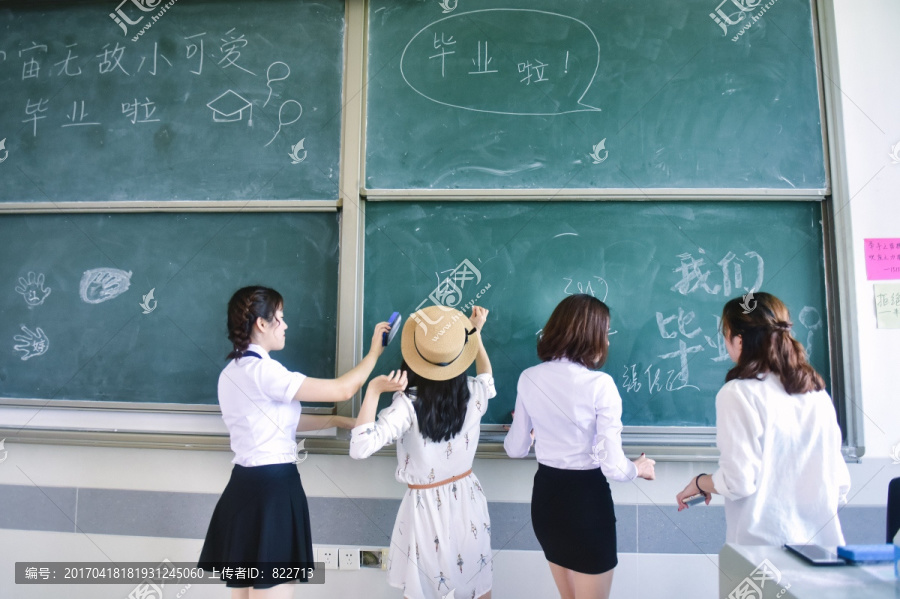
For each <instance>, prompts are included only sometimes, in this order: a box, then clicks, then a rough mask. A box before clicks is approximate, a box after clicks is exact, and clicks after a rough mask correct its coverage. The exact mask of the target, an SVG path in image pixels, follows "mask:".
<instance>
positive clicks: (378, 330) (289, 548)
mask: <svg viewBox="0 0 900 599" xmlns="http://www.w3.org/2000/svg"><path fill="white" fill-rule="evenodd" d="M287 328H288V326H287V324H286V323H285V321H284V300H283V298H282V297H281V294H279V293H278V292H277V291H275V290H274V289H270V288H268V287H259V286H254V287H244V288H242V289H239V290H238V291H237V292H235V294H234V295H233V296H232V297H231V300H230V301H229V302H228V338H229V339H230V340H231V343H232V346H233V350H232V351H231V353H229V354H228V357H227V359H228V365H227V366H226V367H225V369H224V370H223V371H222V373H221V374H220V375H219V388H218V394H219V406H220V407H221V409H222V419H223V420H224V421H225V425H226V426H227V427H228V433H229V436H230V438H231V449H232V450H233V451H234V459H233V460H232V462H233V463H234V468H233V469H232V471H231V479H230V480H229V481H228V485H227V486H226V487H225V491H224V492H223V493H222V497H221V498H220V499H219V502H218V504H217V505H216V509H215V511H214V512H213V516H212V520H211V521H210V524H209V530H208V532H207V533H206V541H205V542H204V543H203V549H202V551H201V552H200V559H199V563H198V565H199V567H200V568H203V569H205V570H210V571H218V572H219V573H222V572H223V569H224V568H226V567H230V568H231V571H232V573H235V568H236V567H243V568H251V567H252V568H257V570H258V572H259V573H260V576H257V577H254V579H253V580H248V579H247V578H246V577H244V578H237V577H233V578H232V579H231V580H229V581H228V582H226V584H227V586H229V587H232V588H233V590H232V595H231V596H232V598H233V599H263V598H265V599H283V598H287V597H292V596H293V592H294V586H293V585H290V584H282V583H286V582H290V581H291V580H292V579H297V578H300V575H299V571H300V569H301V568H302V569H306V568H311V567H312V565H313V562H315V559H314V556H313V552H312V538H311V536H310V523H309V509H308V507H307V503H306V494H305V493H304V492H303V485H301V483H300V474H299V472H298V471H297V466H296V464H295V461H296V459H297V445H296V443H295V440H296V433H297V431H299V430H314V429H321V428H326V427H332V426H339V427H342V428H350V427H351V426H352V424H353V420H352V419H350V418H344V417H340V416H312V415H304V416H301V411H302V410H301V406H300V402H301V401H305V402H338V401H345V400H347V399H350V398H351V397H353V395H354V394H355V393H356V392H357V391H358V390H359V388H360V387H362V385H363V383H365V381H366V378H368V376H369V374H370V373H371V372H372V369H373V368H374V367H375V363H376V361H377V360H378V356H379V355H381V352H382V351H383V348H382V345H381V336H382V334H383V333H385V332H386V331H388V330H389V329H390V327H389V326H388V324H387V323H385V322H382V323H379V324H378V325H376V326H375V333H374V335H373V336H372V345H371V349H370V350H369V353H368V354H367V355H366V357H365V358H363V360H362V361H361V362H360V363H359V364H357V365H356V366H355V367H354V368H352V369H351V370H350V371H348V372H347V373H345V374H344V375H342V376H340V377H338V378H336V379H316V378H312V377H307V376H305V375H303V374H300V373H299V372H291V371H289V370H288V369H287V368H285V367H284V366H282V365H281V364H280V363H278V362H277V361H275V360H273V359H272V358H271V357H269V353H270V352H274V351H277V350H280V349H284V344H285V330H286V329H287ZM266 564H276V565H277V566H279V567H280V568H278V570H279V571H280V572H282V573H285V572H287V573H288V574H289V575H288V576H287V577H284V578H278V579H274V578H272V577H271V574H272V568H267V567H265V565H266ZM245 572H246V571H245Z"/></svg>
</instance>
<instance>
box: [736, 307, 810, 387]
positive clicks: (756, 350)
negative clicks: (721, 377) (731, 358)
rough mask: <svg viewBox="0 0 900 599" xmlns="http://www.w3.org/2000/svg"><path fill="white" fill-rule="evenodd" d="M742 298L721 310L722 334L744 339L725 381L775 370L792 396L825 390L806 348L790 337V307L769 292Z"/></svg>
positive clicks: (758, 376)
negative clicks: (735, 361) (735, 362)
mask: <svg viewBox="0 0 900 599" xmlns="http://www.w3.org/2000/svg"><path fill="white" fill-rule="evenodd" d="M742 299H743V298H740V297H738V298H734V299H732V300H729V301H728V303H726V304H725V307H724V308H723V309H722V334H723V335H725V336H727V337H729V338H731V337H734V336H736V335H740V336H741V341H742V343H741V355H740V358H738V362H737V364H736V365H735V366H734V368H732V369H731V370H729V371H728V374H727V375H726V376H725V380H726V381H730V380H733V379H750V378H756V379H758V378H761V377H762V376H763V375H764V374H765V373H767V372H772V373H774V374H776V375H778V378H779V379H781V384H782V385H783V386H784V390H785V391H787V392H788V393H790V394H791V395H793V394H796V393H808V392H810V391H821V390H822V389H824V388H825V382H824V381H823V380H822V377H821V376H820V375H819V373H818V372H816V371H815V369H814V368H813V367H812V366H810V364H809V362H807V360H806V350H804V349H803V346H802V345H801V344H800V342H799V341H797V340H796V339H794V338H793V337H792V336H791V327H792V326H793V324H792V323H791V315H790V313H789V312H788V309H787V306H785V305H784V303H783V302H782V301H781V300H780V299H778V298H777V297H775V296H774V295H772V294H770V293H762V292H760V293H754V294H753V299H752V300H751V299H749V298H748V299H747V300H745V301H746V302H747V303H742V301H741V300H742ZM753 300H755V302H756V303H755V304H752V303H751V302H752V301H753ZM751 306H752V307H751Z"/></svg>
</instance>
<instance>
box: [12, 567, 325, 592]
mask: <svg viewBox="0 0 900 599" xmlns="http://www.w3.org/2000/svg"><path fill="white" fill-rule="evenodd" d="M223 582H229V583H232V584H234V585H235V586H252V585H255V584H285V583H297V582H304V583H309V584H324V583H325V564H324V563H322V562H316V563H310V564H298V563H296V562H294V563H285V564H282V563H265V564H260V563H233V564H222V565H219V566H216V567H215V568H214V569H212V570H202V569H200V568H198V567H197V564H196V563H190V562H170V561H168V560H165V561H163V562H158V563H157V562H119V563H113V562H16V584H148V585H156V586H158V587H161V586H162V585H165V584H183V583H190V584H202V583H223Z"/></svg>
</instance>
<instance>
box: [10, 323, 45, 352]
mask: <svg viewBox="0 0 900 599" xmlns="http://www.w3.org/2000/svg"><path fill="white" fill-rule="evenodd" d="M20 328H21V329H22V332H23V333H25V334H24V335H16V336H14V337H13V339H14V340H15V341H17V342H18V345H15V346H13V349H14V350H16V351H20V352H22V359H23V360H27V359H29V358H33V357H35V356H41V355H44V354H46V353H47V350H48V349H50V340H49V339H48V338H47V335H45V334H44V331H43V330H41V327H36V328H35V330H34V331H31V330H30V329H29V328H28V327H26V326H25V325H24V324H23V325H21V327H20Z"/></svg>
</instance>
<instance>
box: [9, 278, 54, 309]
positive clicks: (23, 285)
mask: <svg viewBox="0 0 900 599" xmlns="http://www.w3.org/2000/svg"><path fill="white" fill-rule="evenodd" d="M16 291H17V292H19V293H21V294H22V297H24V298H25V303H26V304H28V305H29V306H40V305H41V304H43V303H44V300H45V299H47V296H49V295H50V291H51V290H50V288H49V287H48V288H45V287H44V273H38V274H37V275H35V274H34V273H33V272H30V273H28V278H27V279H25V278H24V277H19V284H18V285H17V286H16Z"/></svg>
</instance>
